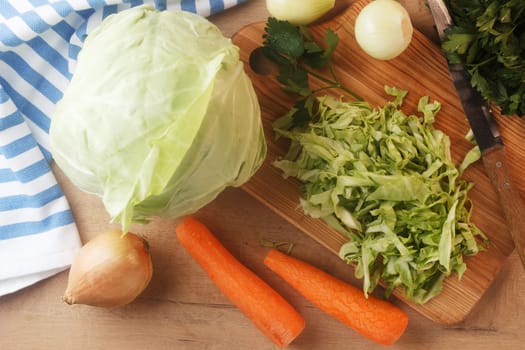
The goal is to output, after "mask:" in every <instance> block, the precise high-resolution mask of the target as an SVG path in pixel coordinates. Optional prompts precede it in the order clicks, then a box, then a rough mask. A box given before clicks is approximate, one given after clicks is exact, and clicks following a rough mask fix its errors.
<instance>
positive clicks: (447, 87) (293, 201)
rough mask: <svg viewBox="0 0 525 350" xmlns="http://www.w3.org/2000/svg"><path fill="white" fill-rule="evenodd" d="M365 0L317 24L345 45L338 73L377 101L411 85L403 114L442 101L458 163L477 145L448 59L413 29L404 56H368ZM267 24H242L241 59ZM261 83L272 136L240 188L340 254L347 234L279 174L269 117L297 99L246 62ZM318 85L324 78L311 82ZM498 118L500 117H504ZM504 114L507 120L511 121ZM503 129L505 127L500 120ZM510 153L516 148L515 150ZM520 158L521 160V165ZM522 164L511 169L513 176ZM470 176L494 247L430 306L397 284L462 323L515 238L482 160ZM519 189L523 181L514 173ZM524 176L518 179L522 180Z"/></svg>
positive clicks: (509, 136)
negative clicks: (362, 37) (356, 29)
mask: <svg viewBox="0 0 525 350" xmlns="http://www.w3.org/2000/svg"><path fill="white" fill-rule="evenodd" d="M364 4H366V1H361V2H357V3H354V4H353V5H352V6H351V7H350V8H349V9H348V10H347V11H346V12H344V13H343V14H342V15H341V16H339V17H337V18H335V19H333V20H331V21H329V22H325V23H322V24H320V25H318V26H316V27H315V28H314V30H313V32H314V35H316V36H317V37H318V38H320V37H321V36H322V35H323V33H324V30H325V29H326V28H328V27H330V28H332V29H333V30H335V31H336V32H337V33H338V35H339V39H340V43H339V46H338V49H337V50H336V53H335V55H334V59H333V63H334V66H335V74H336V75H337V76H338V77H339V79H340V80H342V81H343V82H345V84H346V85H347V86H350V87H351V89H352V90H354V91H356V92H357V93H358V94H359V95H361V96H363V97H364V99H365V100H366V101H368V102H370V103H371V104H372V105H383V104H384V103H385V102H386V100H387V96H386V94H385V93H384V90H383V87H384V86H385V85H389V86H396V87H398V88H401V89H404V90H407V91H409V95H408V97H407V99H406V100H405V103H404V105H403V109H404V110H405V112H406V113H417V102H418V100H419V98H420V97H421V96H424V95H426V96H429V97H430V99H431V100H437V101H439V102H441V103H442V109H441V111H440V112H439V114H438V116H437V121H436V127H437V128H438V129H441V130H443V131H445V132H446V133H447V134H448V135H449V137H450V139H451V143H452V157H453V159H454V160H455V161H456V162H459V161H460V159H462V158H463V156H464V155H465V154H466V152H467V151H468V150H469V149H470V148H471V147H472V145H471V144H470V143H469V142H468V141H467V140H466V139H465V135H466V134H467V131H468V129H469V126H468V123H467V121H466V117H465V115H464V113H463V110H462V107H461V104H460V101H459V99H458V96H457V94H456V90H455V88H454V86H453V84H452V82H451V79H450V77H449V72H448V69H447V64H446V60H445V58H444V56H443V54H442V53H441V50H440V49H439V47H438V46H436V45H435V44H434V43H433V42H432V41H431V40H430V39H428V38H427V37H426V36H424V35H423V34H421V33H420V32H418V31H416V32H415V33H414V37H413V40H412V43H411V45H410V47H409V48H408V50H407V51H405V52H404V53H403V54H402V55H401V56H399V57H397V58H395V59H393V60H390V61H378V60H374V59H372V58H370V57H369V56H367V55H366V54H365V53H364V52H363V51H362V50H361V49H360V48H359V47H358V46H357V44H356V42H355V40H354V38H353V22H354V19H355V17H356V16H357V14H358V12H359V10H360V9H361V8H362V7H363V6H364ZM263 28H264V23H258V24H252V25H249V26H246V27H244V28H243V29H242V30H240V31H239V32H237V33H236V34H235V35H234V36H233V40H234V42H235V43H236V44H237V45H238V46H239V47H240V48H241V59H242V60H243V61H244V62H246V65H247V67H249V58H250V54H251V53H252V51H253V50H254V49H256V48H257V47H258V46H260V45H261V40H262V33H263ZM247 71H248V74H249V75H250V77H251V79H252V81H253V83H254V86H255V88H256V91H257V94H258V97H259V102H260V104H261V108H262V118H263V123H264V126H265V132H266V136H267V141H268V146H269V147H268V149H269V154H268V157H267V160H266V162H265V164H264V165H263V167H262V169H261V170H260V171H259V172H258V173H257V174H256V176H255V177H254V178H253V179H252V180H251V181H250V182H249V183H248V184H246V185H245V186H244V187H243V188H244V189H245V190H246V191H247V192H249V193H250V194H251V195H252V196H254V197H255V198H256V199H258V200H259V201H261V202H262V203H264V204H265V205H267V206H268V207H270V208H272V209H273V210H274V211H276V212H277V213H278V214H279V215H281V216H282V217H284V218H285V219H286V220H288V221H289V222H291V223H292V224H293V225H295V226H296V227H298V228H299V229H300V230H302V231H303V232H305V233H306V234H307V235H309V236H310V237H312V238H313V239H315V240H316V241H317V242H319V243H320V244H322V245H323V246H325V247H326V248H327V249H329V250H330V251H332V252H333V253H335V254H337V253H338V251H339V248H340V246H341V244H342V243H344V242H345V240H346V239H345V238H344V237H343V236H342V235H341V234H340V233H338V232H336V231H335V230H333V229H331V228H330V227H328V226H327V225H326V224H324V223H323V222H321V221H320V220H317V219H312V218H310V217H307V216H305V215H304V214H303V213H302V210H301V209H300V208H299V206H298V199H299V197H300V195H301V194H300V191H299V186H298V184H297V183H296V182H295V181H294V180H284V179H283V177H282V175H281V172H280V171H279V170H278V169H276V168H275V167H273V166H272V165H271V163H272V162H273V161H274V160H275V159H277V158H278V157H279V156H282V155H284V154H285V152H286V147H287V144H286V143H285V142H284V141H280V142H277V141H275V139H274V137H273V131H272V129H271V123H272V121H273V120H275V119H276V118H277V117H279V116H280V115H282V114H283V113H285V112H286V111H287V110H288V109H289V108H290V106H291V105H292V104H293V97H292V96H290V95H288V94H287V93H285V92H283V91H282V90H280V89H279V87H278V85H277V84H276V82H275V79H273V78H272V77H269V76H266V75H259V74H256V73H255V72H254V71H253V70H251V69H250V68H247ZM312 85H313V86H314V87H318V86H320V85H319V82H318V81H316V80H313V81H312ZM497 117H498V119H502V118H501V116H500V115H498V116H497ZM507 122H508V121H507V120H504V123H503V124H505V123H507ZM503 127H505V125H503ZM511 128H512V129H513V130H512V131H511V132H506V133H505V134H504V137H505V142H506V144H507V145H508V148H509V157H510V159H514V161H513V163H522V162H519V161H518V162H516V160H518V159H520V158H521V157H523V156H522V154H523V148H522V145H521V144H520V141H521V140H522V139H523V135H525V128H524V127H523V126H522V125H516V124H513V125H512V127H511ZM511 153H512V154H511ZM522 164H523V163H522ZM520 173H523V169H518V170H516V169H514V174H520ZM465 178H466V179H467V180H469V181H472V182H474V183H475V186H474V188H473V189H472V190H471V191H470V198H471V200H472V202H473V204H474V213H473V221H474V223H475V224H476V225H477V226H478V227H479V228H481V229H482V230H483V232H484V233H485V234H486V235H487V236H488V237H489V239H490V242H491V243H490V248H489V249H488V250H487V251H485V252H482V253H480V254H478V255H477V256H476V257H473V258H467V259H466V262H467V265H468V270H467V272H466V273H465V274H464V275H463V277H462V280H461V281H458V279H457V278H456V276H452V277H451V278H449V279H447V280H446V282H445V288H444V291H443V292H442V294H441V295H439V296H438V297H437V298H435V299H433V300H431V301H430V302H428V303H427V304H425V305H416V304H413V303H411V302H409V301H408V300H405V299H404V298H403V295H402V293H401V292H400V291H399V290H397V291H396V292H395V295H396V296H397V297H398V298H400V299H401V300H403V301H404V302H406V303H407V304H408V305H410V306H411V307H412V308H414V309H415V310H417V311H418V312H420V313H422V314H423V315H425V316H426V317H428V318H430V319H432V320H434V321H436V322H439V323H443V324H454V323H458V322H460V321H462V320H463V319H464V318H465V317H466V316H467V315H468V314H469V312H470V311H471V310H472V309H473V308H474V306H475V305H476V304H477V303H478V302H479V300H480V299H481V297H482V295H483V293H484V292H485V291H486V289H487V288H488V287H489V285H490V284H491V282H492V281H493V280H494V278H495V276H496V275H497V273H498V272H499V270H500V269H501V267H502V265H503V264H504V262H505V260H506V258H507V257H508V255H509V254H510V253H511V252H512V250H513V243H512V240H511V237H510V235H509V234H508V230H507V228H506V223H505V220H504V218H503V215H502V212H501V209H500V205H499V203H498V199H497V195H496V193H495V191H494V188H493V187H492V185H491V182H490V181H489V179H488V177H487V176H486V174H485V172H484V169H483V166H482V164H481V162H478V163H477V164H475V165H474V166H473V167H472V168H471V169H469V170H468V171H467V172H466V173H465ZM515 179H516V181H517V183H518V187H519V189H520V191H523V190H524V189H525V187H524V185H525V181H523V180H521V179H520V178H519V177H517V176H516V177H515ZM520 180H521V181H520Z"/></svg>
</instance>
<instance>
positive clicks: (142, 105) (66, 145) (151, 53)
mask: <svg viewBox="0 0 525 350" xmlns="http://www.w3.org/2000/svg"><path fill="white" fill-rule="evenodd" d="M50 136H51V147H52V152H53V155H54V158H55V160H56V162H57V164H58V165H59V167H60V168H61V169H62V170H63V171H64V173H65V174H66V175H67V176H68V177H69V178H70V179H71V180H72V182H73V183H75V184H76V185H77V186H78V187H79V188H80V189H82V190H84V191H86V192H90V193H94V194H96V195H99V196H101V197H102V200H103V203H104V205H105V207H106V209H107V211H108V213H109V214H110V215H111V218H112V221H113V222H116V223H120V224H121V225H122V227H123V229H124V232H126V230H127V228H128V227H129V225H130V224H131V223H137V222H138V223H146V222H148V221H149V220H150V218H151V217H154V216H167V217H178V216H182V215H186V214H190V213H192V212H195V211H196V210H198V209H199V208H201V207H202V206H204V205H206V204H207V203H209V202H210V201H212V200H213V199H214V198H215V197H216V196H217V195H218V194H219V193H220V192H221V191H222V190H223V189H224V188H225V187H227V186H240V185H241V184H243V183H244V182H246V181H247V180H248V179H249V178H250V177H251V176H252V175H253V174H254V173H255V172H256V171H257V169H258V168H259V167H260V165H261V164H262V162H263V160H264V158H265V155H266V143H265V140H264V135H263V129H262V125H261V119H260V108H259V104H258V101H257V97H256V95H255V92H254V89H253V87H252V84H251V81H250V80H249V78H248V76H247V75H246V74H245V72H244V69H243V64H242V62H241V61H240V60H239V50H238V48H237V47H236V46H234V45H233V43H232V42H231V40H230V39H228V38H226V37H224V36H223V35H222V34H221V32H220V30H219V29H218V28H217V27H216V26H214V25H213V24H212V23H211V22H209V21H208V20H206V19H205V18H203V17H201V16H199V15H196V14H192V13H189V12H183V11H162V12H160V11H156V10H154V9H153V8H152V7H149V6H141V7H135V8H132V9H129V10H125V11H122V12H119V13H118V14H115V15H111V16H109V17H108V18H106V19H105V20H104V21H103V22H102V24H101V25H100V26H99V27H97V28H96V29H95V30H93V31H92V33H91V34H90V35H89V36H88V37H87V39H86V41H85V43H84V46H83V48H82V50H81V51H80V54H79V56H78V62H77V66H76V70H75V73H74V75H73V78H72V80H71V83H70V85H69V86H68V88H67V89H66V91H65V94H64V96H63V98H62V99H61V101H59V103H58V104H57V106H56V110H55V112H54V114H53V118H52V123H51V130H50Z"/></svg>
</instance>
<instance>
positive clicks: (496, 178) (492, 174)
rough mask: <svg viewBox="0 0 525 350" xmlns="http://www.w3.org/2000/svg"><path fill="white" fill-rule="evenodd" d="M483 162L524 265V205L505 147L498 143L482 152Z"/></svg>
mask: <svg viewBox="0 0 525 350" xmlns="http://www.w3.org/2000/svg"><path fill="white" fill-rule="evenodd" d="M482 159H483V164H484V166H485V171H486V172H487V175H488V176H489V178H490V180H491V182H492V184H493V185H494V188H495V189H496V192H497V194H498V197H499V202H500V204H501V207H502V209H503V214H504V215H505V219H506V221H507V225H508V229H509V231H510V235H511V236H512V240H513V241H514V246H515V248H516V251H517V252H518V255H519V257H520V259H521V264H522V265H523V267H525V205H524V202H523V198H522V197H521V194H520V192H519V190H518V189H517V188H516V187H514V184H513V183H512V181H511V179H510V176H509V172H508V170H507V167H506V165H505V164H506V159H505V148H504V147H503V146H502V145H498V146H496V147H493V148H491V149H488V150H487V151H486V152H485V153H483V157H482Z"/></svg>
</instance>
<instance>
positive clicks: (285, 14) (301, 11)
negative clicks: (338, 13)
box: [266, 0, 335, 25]
mask: <svg viewBox="0 0 525 350" xmlns="http://www.w3.org/2000/svg"><path fill="white" fill-rule="evenodd" d="M334 5H335V0H266V9H267V10H268V12H269V13H270V15H271V16H272V17H275V18H277V19H279V20H282V21H288V22H290V23H292V24H294V25H307V24H310V23H312V22H313V21H315V20H317V19H319V18H321V17H322V16H323V15H324V14H326V13H327V12H328V11H330V10H331V9H332V8H333V7H334Z"/></svg>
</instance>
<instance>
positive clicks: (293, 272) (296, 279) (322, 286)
mask: <svg viewBox="0 0 525 350" xmlns="http://www.w3.org/2000/svg"><path fill="white" fill-rule="evenodd" d="M264 264H265V265H266V266H268V267H269V268H270V269H271V270H272V271H274V272H275V273H276V274H278V275H279V276H280V277H281V278H283V279H284V280H285V281H286V282H288V283H289V284H290V285H291V286H292V287H293V288H295V289H296V290H297V291H298V292H299V293H300V294H302V295H303V296H304V297H305V298H306V299H308V300H309V301H310V302H311V303H312V304H314V305H315V306H317V307H318V308H319V309H321V310H323V311H324V312H326V313H328V314H329V315H331V316H333V317H334V318H336V319H338V320H339V321H341V322H343V323H344V324H346V325H347V326H348V327H350V328H352V329H354V330H355V331H356V332H358V333H359V334H361V335H363V336H365V337H367V338H369V339H371V340H373V341H376V342H378V343H380V344H383V345H391V344H393V343H394V342H395V341H396V340H397V339H399V337H401V335H402V334H403V333H404V331H405V329H406V327H407V324H408V316H407V315H406V314H405V313H404V312H403V311H402V310H401V309H399V308H398V307H396V306H394V305H393V304H391V303H389V302H387V301H385V300H381V299H378V298H376V297H374V296H371V295H370V296H368V298H366V297H365V295H364V293H363V291H362V290H360V289H359V288H356V287H354V286H352V285H350V284H348V283H346V282H343V281H341V280H339V279H337V278H335V277H334V276H331V275H329V274H328V273H326V272H324V271H322V270H320V269H318V268H316V267H314V266H312V265H310V264H308V263H306V262H304V261H301V260H298V259H296V258H293V257H291V256H289V255H286V254H284V253H282V252H280V251H278V250H276V249H271V250H270V251H269V253H268V254H267V255H266V257H265V258H264Z"/></svg>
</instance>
